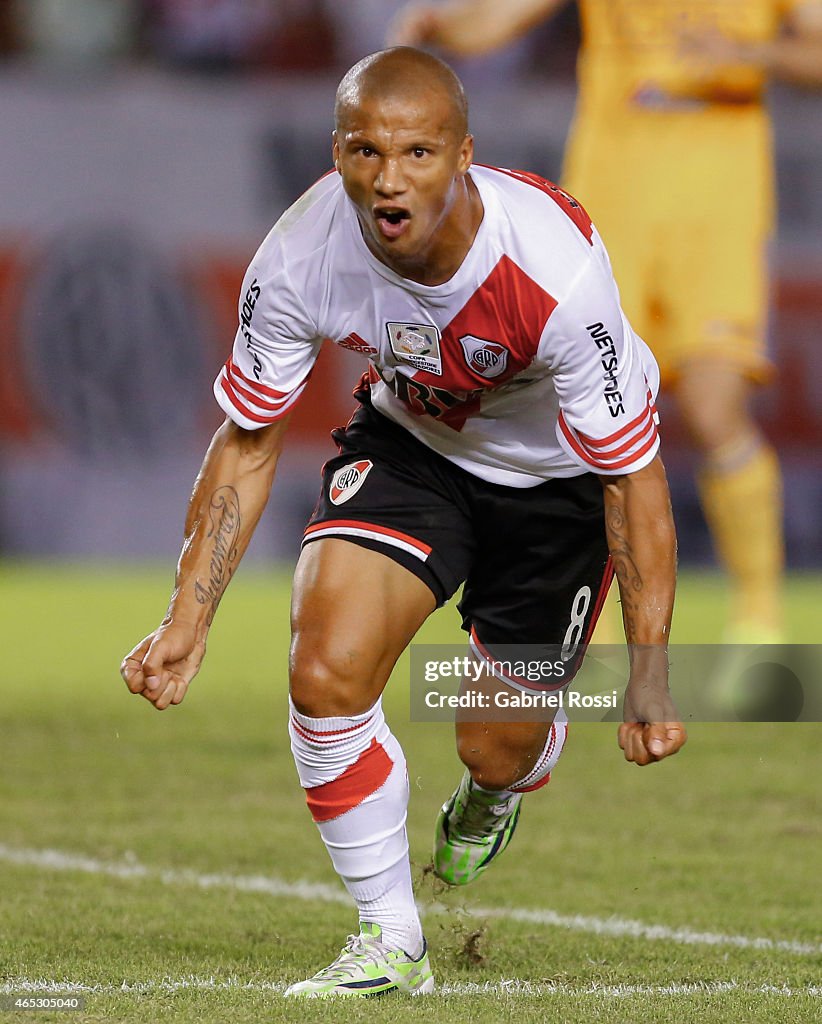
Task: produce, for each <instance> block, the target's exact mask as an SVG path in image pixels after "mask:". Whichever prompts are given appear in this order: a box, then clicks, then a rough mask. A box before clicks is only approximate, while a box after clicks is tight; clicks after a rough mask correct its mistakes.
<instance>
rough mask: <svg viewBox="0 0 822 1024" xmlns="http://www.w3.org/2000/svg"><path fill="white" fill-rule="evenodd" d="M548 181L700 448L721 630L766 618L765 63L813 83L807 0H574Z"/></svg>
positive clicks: (504, 27) (474, 13) (768, 207)
mask: <svg viewBox="0 0 822 1024" xmlns="http://www.w3.org/2000/svg"><path fill="white" fill-rule="evenodd" d="M566 2H567V0H508V2H506V3H499V2H497V0H453V2H450V3H444V4H442V5H438V6H437V5H431V4H412V5H409V6H407V7H406V8H404V9H403V10H402V11H401V12H400V14H399V15H398V17H397V20H396V22H395V24H394V27H393V33H392V34H393V39H392V41H394V42H402V43H406V44H411V45H435V46H439V47H442V48H443V49H445V50H447V51H450V52H451V53H455V54H460V55H463V56H467V55H471V54H479V53H483V52H485V51H487V50H490V49H492V48H494V47H497V46H501V45H503V44H505V43H508V42H510V41H511V40H513V39H515V38H517V37H518V36H520V35H521V34H523V33H525V32H526V31H528V30H529V29H530V28H532V27H534V26H535V25H536V24H538V23H539V22H540V21H542V20H543V19H545V18H547V17H548V16H550V15H552V14H553V13H554V12H555V11H557V10H559V8H561V7H562V6H564V5H565V3H566ZM579 6H580V14H581V21H582V35H583V45H582V50H581V53H580V58H579V64H578V78H579V99H578V105H577V111H576V117H575V121H574V125H573V129H572V132H571V135H570V138H569V142H568V148H567V153H566V164H565V172H564V181H563V185H564V186H565V187H566V188H568V189H569V191H570V192H571V193H572V194H574V195H576V196H578V197H579V198H580V200H581V201H582V202H583V203H584V204H585V206H586V208H587V210H588V211H589V213H590V214H591V216H592V217H593V218H594V221H595V222H596V224H597V227H598V228H599V230H600V231H601V232H602V235H603V238H604V239H605V242H606V243H607V245H608V249H609V252H610V255H611V260H612V263H613V266H614V270H615V273H616V276H617V280H618V281H619V285H620V292H621V297H622V303H623V307H624V309H625V311H626V313H627V315H628V317H629V318H630V320H631V322H632V323H633V325H634V327H635V328H636V330H637V332H638V333H639V334H640V335H641V336H642V337H644V338H645V340H646V341H647V342H648V343H649V345H650V346H651V348H652V350H653V351H654V354H655V355H656V357H657V359H658V361H659V363H660V368H661V370H662V373H663V379H667V381H668V383H669V386H670V387H671V389H672V390H673V392H674V394H675V396H676V399H677V402H678V405H679V408H680V410H681V413H682V416H683V418H684V421H685V424H686V426H687V429H688V431H689V434H690V437H691V439H692V442H693V444H694V446H695V447H696V449H697V450H698V451H699V453H700V455H701V456H702V459H703V465H702V470H701V472H700V474H699V490H700V495H701V499H702V506H703V509H704V512H705V516H706V519H707V521H708V525H709V527H710V530H711V533H712V536H713V540H714V545H715V547H716V550H717V553H718V555H719V557H720V559H721V561H722V563H723V565H724V566H725V568H726V569H727V571H728V573H729V574H730V577H731V580H732V583H733V604H732V610H731V618H730V621H729V623H728V626H727V628H726V633H725V639H726V640H728V641H731V642H740V643H752V642H756V643H763V642H776V641H778V640H779V639H780V637H781V633H782V626H783V624H782V610H781V582H782V571H783V541H782V514H781V512H782V500H781V479H780V472H779V465H778V462H777V458H776V454H775V452H774V450H773V449H772V447H771V446H770V445H769V444H768V442H767V440H766V439H765V438H764V437H763V436H762V434H761V433H760V431H759V429H758V427H757V425H756V423H755V422H754V420H753V418H752V416H751V412H750V400H751V396H752V391H753V387H754V385H756V384H759V383H762V382H764V381H766V380H767V379H768V378H769V377H770V375H771V373H772V371H773V366H772V364H771V363H770V361H769V360H768V357H767V354H766V345H765V337H766V325H767V314H768V270H767V245H768V242H769V239H770V237H771V233H772V230H773V223H774V183H773V167H772V144H771V134H770V122H769V116H768V112H767V110H766V107H765V104H764V97H763V94H764V89H765V86H766V83H767V80H768V78H769V77H774V78H779V79H783V80H786V81H791V82H794V83H796V84H800V85H809V86H819V85H822V3H820V2H819V0H580V4H579Z"/></svg>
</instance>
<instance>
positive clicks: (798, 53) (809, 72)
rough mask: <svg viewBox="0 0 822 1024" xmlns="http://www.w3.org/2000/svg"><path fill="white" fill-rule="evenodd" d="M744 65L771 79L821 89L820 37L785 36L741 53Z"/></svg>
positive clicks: (821, 40)
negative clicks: (764, 73)
mask: <svg viewBox="0 0 822 1024" xmlns="http://www.w3.org/2000/svg"><path fill="white" fill-rule="evenodd" d="M742 58H743V60H744V61H745V63H748V64H751V65H753V66H754V67H757V68H761V69H762V70H763V71H765V72H766V73H767V74H768V75H769V76H770V77H772V78H776V79H779V80H780V81H783V82H790V83H791V84H793V85H798V86H803V87H805V88H809V89H814V88H816V89H818V88H822V37H814V38H794V37H792V36H786V37H784V38H782V39H775V40H774V41H773V42H770V43H762V44H752V45H751V46H750V47H747V48H744V49H743V50H742Z"/></svg>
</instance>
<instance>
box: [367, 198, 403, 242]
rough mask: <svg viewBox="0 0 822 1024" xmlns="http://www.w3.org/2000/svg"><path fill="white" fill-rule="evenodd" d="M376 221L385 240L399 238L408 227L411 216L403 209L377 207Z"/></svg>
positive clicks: (375, 211) (375, 212)
mask: <svg viewBox="0 0 822 1024" xmlns="http://www.w3.org/2000/svg"><path fill="white" fill-rule="evenodd" d="M374 219H375V221H376V222H377V227H378V229H379V231H380V234H382V235H383V237H384V238H399V236H400V235H401V234H402V233H403V232H404V231H405V229H406V228H407V227H408V222H409V220H410V219H411V214H410V213H409V212H408V210H405V209H403V208H402V207H385V206H383V207H377V208H376V209H375V210H374Z"/></svg>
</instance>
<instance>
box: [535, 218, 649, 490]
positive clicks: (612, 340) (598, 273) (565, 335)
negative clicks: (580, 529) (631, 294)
mask: <svg viewBox="0 0 822 1024" xmlns="http://www.w3.org/2000/svg"><path fill="white" fill-rule="evenodd" d="M539 358H540V360H541V361H544V362H547V363H548V364H549V365H550V367H551V368H552V370H553V375H554V386H555V388H556V392H557V397H558V399H559V410H560V411H559V415H558V417H557V425H556V434H557V440H558V441H559V444H560V445H561V446H562V448H563V449H564V450H565V452H566V453H567V454H568V455H569V456H570V457H571V458H572V459H573V460H574V461H575V462H576V463H577V464H578V465H580V466H582V467H583V468H584V469H586V470H588V471H590V472H594V473H598V474H601V475H603V476H617V475H620V474H623V473H634V472H636V471H637V470H639V469H642V468H643V466H646V465H648V463H649V462H651V461H652V459H653V458H654V456H655V455H656V453H657V451H658V450H659V433H658V430H657V425H658V422H659V418H658V416H657V412H656V406H655V399H656V394H657V390H658V387H659V370H658V368H657V365H656V361H655V360H654V358H653V356H652V355H651V352H650V350H649V349H648V347H647V345H645V343H644V342H643V341H642V340H641V339H640V338H639V337H638V336H637V335H636V334H635V333H634V331H633V329H632V328H631V325H630V324H629V323H628V320H627V319H626V317H625V314H624V313H623V312H622V309H621V308H620V305H619V293H618V291H617V287H616V284H615V282H614V279H613V275H612V274H611V269H610V265H609V263H608V257H607V254H606V253H605V250H604V248H603V247H602V243H601V241H600V240H599V238H598V236H595V245H594V252H592V254H591V259H590V261H589V262H588V264H587V266H586V267H585V268H584V269H583V270H582V271H581V273H580V275H579V276H578V278H577V280H576V282H575V283H574V285H573V287H572V289H571V291H570V293H569V296H568V297H567V299H566V300H565V301H564V302H561V303H560V304H559V305H558V307H557V309H556V310H555V312H554V316H552V317H551V319H550V320H549V321H548V326H547V328H546V332H545V334H544V335H543V338H542V340H541V343H540V350H539Z"/></svg>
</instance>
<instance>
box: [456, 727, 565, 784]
mask: <svg viewBox="0 0 822 1024" xmlns="http://www.w3.org/2000/svg"><path fill="white" fill-rule="evenodd" d="M549 728H550V724H546V725H544V726H543V725H542V724H541V725H540V726H539V727H538V728H536V729H535V728H531V727H529V728H519V729H511V728H510V727H509V728H508V729H505V730H502V729H500V728H494V727H492V726H489V725H488V724H487V723H483V724H479V723H477V724H475V725H473V727H471V728H460V729H458V731H457V753H458V755H459V758H460V760H461V761H462V763H463V764H464V765H465V767H466V768H467V769H468V771H469V772H470V774H471V778H472V779H473V780H474V782H476V783H477V785H478V786H482V788H483V789H492V790H494V789H508V788H510V787H511V786H513V785H514V784H515V783H516V782H519V781H520V780H521V779H522V778H524V777H525V776H526V775H527V774H528V772H529V771H530V770H531V768H532V766H533V765H534V762H535V761H536V759H537V758H538V757H539V755H540V752H541V751H542V748H543V746H544V745H545V735H546V733H547V731H548V729H549Z"/></svg>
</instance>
